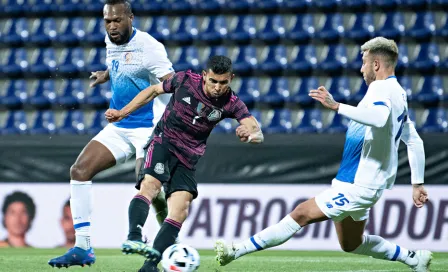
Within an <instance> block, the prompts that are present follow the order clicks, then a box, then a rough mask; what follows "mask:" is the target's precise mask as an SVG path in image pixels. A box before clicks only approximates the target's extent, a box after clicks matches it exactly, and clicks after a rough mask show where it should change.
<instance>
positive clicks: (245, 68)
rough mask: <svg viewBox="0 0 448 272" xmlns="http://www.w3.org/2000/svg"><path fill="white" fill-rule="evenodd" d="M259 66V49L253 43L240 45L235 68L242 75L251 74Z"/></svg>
mask: <svg viewBox="0 0 448 272" xmlns="http://www.w3.org/2000/svg"><path fill="white" fill-rule="evenodd" d="M257 68H258V56H257V49H256V48H255V47H253V46H251V45H248V46H240V48H239V52H238V55H237V57H236V60H235V61H234V63H233V70H234V71H235V73H236V74H238V75H241V76H247V75H251V74H252V72H253V71H255V70H256V69H257Z"/></svg>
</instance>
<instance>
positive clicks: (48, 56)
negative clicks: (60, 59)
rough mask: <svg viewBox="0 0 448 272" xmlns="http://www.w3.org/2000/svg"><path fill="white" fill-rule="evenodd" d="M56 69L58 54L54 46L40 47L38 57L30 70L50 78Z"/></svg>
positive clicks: (39, 75) (34, 73)
mask: <svg viewBox="0 0 448 272" xmlns="http://www.w3.org/2000/svg"><path fill="white" fill-rule="evenodd" d="M55 71H56V55H55V53H54V49H53V48H46V49H40V50H39V52H38V56H37V59H36V61H35V62H34V63H32V64H31V66H30V72H31V74H32V75H34V76H36V77H44V78H48V77H50V76H51V74H52V73H54V72H55Z"/></svg>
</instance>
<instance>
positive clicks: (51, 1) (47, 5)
mask: <svg viewBox="0 0 448 272" xmlns="http://www.w3.org/2000/svg"><path fill="white" fill-rule="evenodd" d="M57 8H58V6H57V4H56V0H34V3H33V4H28V7H27V10H26V14H27V16H33V17H38V18H39V17H40V18H47V17H50V16H51V15H52V13H53V12H55V11H56V10H57Z"/></svg>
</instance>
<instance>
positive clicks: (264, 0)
mask: <svg viewBox="0 0 448 272" xmlns="http://www.w3.org/2000/svg"><path fill="white" fill-rule="evenodd" d="M281 2H282V1H277V0H258V1H254V2H253V4H252V7H251V11H252V12H256V13H263V14H267V13H277V12H278V9H279V7H280V3H281Z"/></svg>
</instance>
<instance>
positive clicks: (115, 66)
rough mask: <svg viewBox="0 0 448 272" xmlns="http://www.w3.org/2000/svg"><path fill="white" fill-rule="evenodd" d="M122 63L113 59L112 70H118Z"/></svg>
mask: <svg viewBox="0 0 448 272" xmlns="http://www.w3.org/2000/svg"><path fill="white" fill-rule="evenodd" d="M119 65H120V63H119V62H118V60H113V61H112V71H115V72H116V71H118V66H119Z"/></svg>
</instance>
